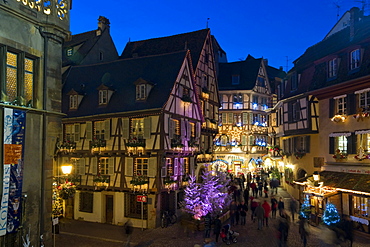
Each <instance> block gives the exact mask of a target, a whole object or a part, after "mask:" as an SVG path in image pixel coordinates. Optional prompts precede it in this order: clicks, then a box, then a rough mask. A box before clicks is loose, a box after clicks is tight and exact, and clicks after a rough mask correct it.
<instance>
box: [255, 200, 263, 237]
mask: <svg viewBox="0 0 370 247" xmlns="http://www.w3.org/2000/svg"><path fill="white" fill-rule="evenodd" d="M254 215H255V216H256V218H257V223H258V228H257V229H258V230H262V226H263V218H264V217H265V209H264V208H263V207H262V204H261V203H258V206H257V207H256V210H255V211H254Z"/></svg>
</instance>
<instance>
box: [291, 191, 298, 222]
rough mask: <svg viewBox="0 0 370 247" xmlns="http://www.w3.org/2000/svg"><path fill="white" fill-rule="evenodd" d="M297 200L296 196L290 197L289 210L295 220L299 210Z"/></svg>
mask: <svg viewBox="0 0 370 247" xmlns="http://www.w3.org/2000/svg"><path fill="white" fill-rule="evenodd" d="M297 207H298V206H297V200H296V199H295V198H294V197H291V198H290V203H289V210H290V213H291V214H292V220H293V222H294V215H295V213H296V212H297Z"/></svg>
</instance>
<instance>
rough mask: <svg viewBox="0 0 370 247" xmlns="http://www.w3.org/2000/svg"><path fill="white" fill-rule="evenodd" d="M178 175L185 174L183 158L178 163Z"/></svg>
mask: <svg viewBox="0 0 370 247" xmlns="http://www.w3.org/2000/svg"><path fill="white" fill-rule="evenodd" d="M179 173H180V174H179V175H181V176H182V175H184V174H185V165H184V158H180V163H179Z"/></svg>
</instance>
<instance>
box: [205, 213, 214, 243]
mask: <svg viewBox="0 0 370 247" xmlns="http://www.w3.org/2000/svg"><path fill="white" fill-rule="evenodd" d="M211 224H212V219H211V215H210V213H208V214H207V215H206V216H205V217H204V238H209V235H210V233H211Z"/></svg>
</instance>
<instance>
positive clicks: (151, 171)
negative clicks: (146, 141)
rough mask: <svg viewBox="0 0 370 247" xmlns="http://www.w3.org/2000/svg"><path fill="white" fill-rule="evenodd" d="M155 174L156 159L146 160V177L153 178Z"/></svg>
mask: <svg viewBox="0 0 370 247" xmlns="http://www.w3.org/2000/svg"><path fill="white" fill-rule="evenodd" d="M156 172H157V158H156V157H150V158H149V159H148V177H151V178H154V177H155V176H156Z"/></svg>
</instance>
